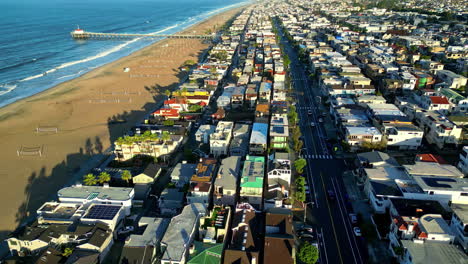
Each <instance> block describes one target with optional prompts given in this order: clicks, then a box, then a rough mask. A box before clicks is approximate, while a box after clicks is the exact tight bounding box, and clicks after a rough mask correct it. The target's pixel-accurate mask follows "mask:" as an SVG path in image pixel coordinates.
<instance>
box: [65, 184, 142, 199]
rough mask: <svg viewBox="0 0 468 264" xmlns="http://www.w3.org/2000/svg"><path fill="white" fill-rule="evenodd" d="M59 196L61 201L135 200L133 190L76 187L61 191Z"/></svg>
mask: <svg viewBox="0 0 468 264" xmlns="http://www.w3.org/2000/svg"><path fill="white" fill-rule="evenodd" d="M57 196H58V198H59V200H60V199H64V198H75V199H86V200H93V199H100V200H116V201H127V200H130V199H132V198H133V188H122V187H103V186H79V185H74V186H70V187H65V188H62V189H60V190H59V191H58V192H57Z"/></svg>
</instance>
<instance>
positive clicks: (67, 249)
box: [62, 247, 73, 257]
mask: <svg viewBox="0 0 468 264" xmlns="http://www.w3.org/2000/svg"><path fill="white" fill-rule="evenodd" d="M72 253H73V249H72V248H68V247H67V248H65V249H64V250H63V253H62V256H64V257H69V256H70V255H71V254H72Z"/></svg>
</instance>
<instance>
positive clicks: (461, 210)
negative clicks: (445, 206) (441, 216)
mask: <svg viewBox="0 0 468 264" xmlns="http://www.w3.org/2000/svg"><path fill="white" fill-rule="evenodd" d="M450 208H451V209H452V211H453V214H452V220H451V221H450V227H451V228H452V232H453V234H454V235H455V236H456V238H455V240H456V242H458V243H459V244H460V245H461V246H462V247H463V249H464V250H465V251H466V252H468V205H466V204H456V203H453V204H452V205H451V206H450Z"/></svg>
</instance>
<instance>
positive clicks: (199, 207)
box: [160, 203, 206, 264]
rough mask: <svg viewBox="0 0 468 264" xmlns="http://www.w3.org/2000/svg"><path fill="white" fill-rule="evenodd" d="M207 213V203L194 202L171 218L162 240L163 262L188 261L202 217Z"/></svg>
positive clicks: (163, 263)
mask: <svg viewBox="0 0 468 264" xmlns="http://www.w3.org/2000/svg"><path fill="white" fill-rule="evenodd" d="M205 214H206V207H205V205H203V204H200V203H193V204H189V205H186V206H185V207H184V209H183V210H182V212H181V213H180V214H179V215H176V216H174V217H173V218H172V219H171V222H170V223H169V226H168V227H167V230H166V233H165V234H164V237H163V238H162V240H161V247H162V250H163V255H162V257H161V259H160V260H161V264H182V263H186V261H187V259H188V255H189V249H190V246H191V244H192V241H193V240H194V238H195V236H197V234H198V227H199V225H200V218H201V217H203V216H204V215H205Z"/></svg>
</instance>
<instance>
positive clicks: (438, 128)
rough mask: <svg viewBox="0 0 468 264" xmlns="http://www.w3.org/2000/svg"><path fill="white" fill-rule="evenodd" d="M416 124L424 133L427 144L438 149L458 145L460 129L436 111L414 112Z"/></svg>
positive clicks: (460, 134)
mask: <svg viewBox="0 0 468 264" xmlns="http://www.w3.org/2000/svg"><path fill="white" fill-rule="evenodd" d="M415 122H416V124H417V125H418V126H419V127H420V128H421V129H422V130H423V131H424V135H425V138H426V140H427V141H428V142H429V144H434V145H435V146H437V147H438V148H439V149H443V148H453V147H455V146H457V145H458V144H460V138H461V136H462V128H461V127H459V126H457V125H456V124H455V123H453V122H452V121H450V120H449V119H448V118H446V116H445V115H444V114H442V113H440V112H437V111H426V110H421V111H418V112H416V115H415Z"/></svg>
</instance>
